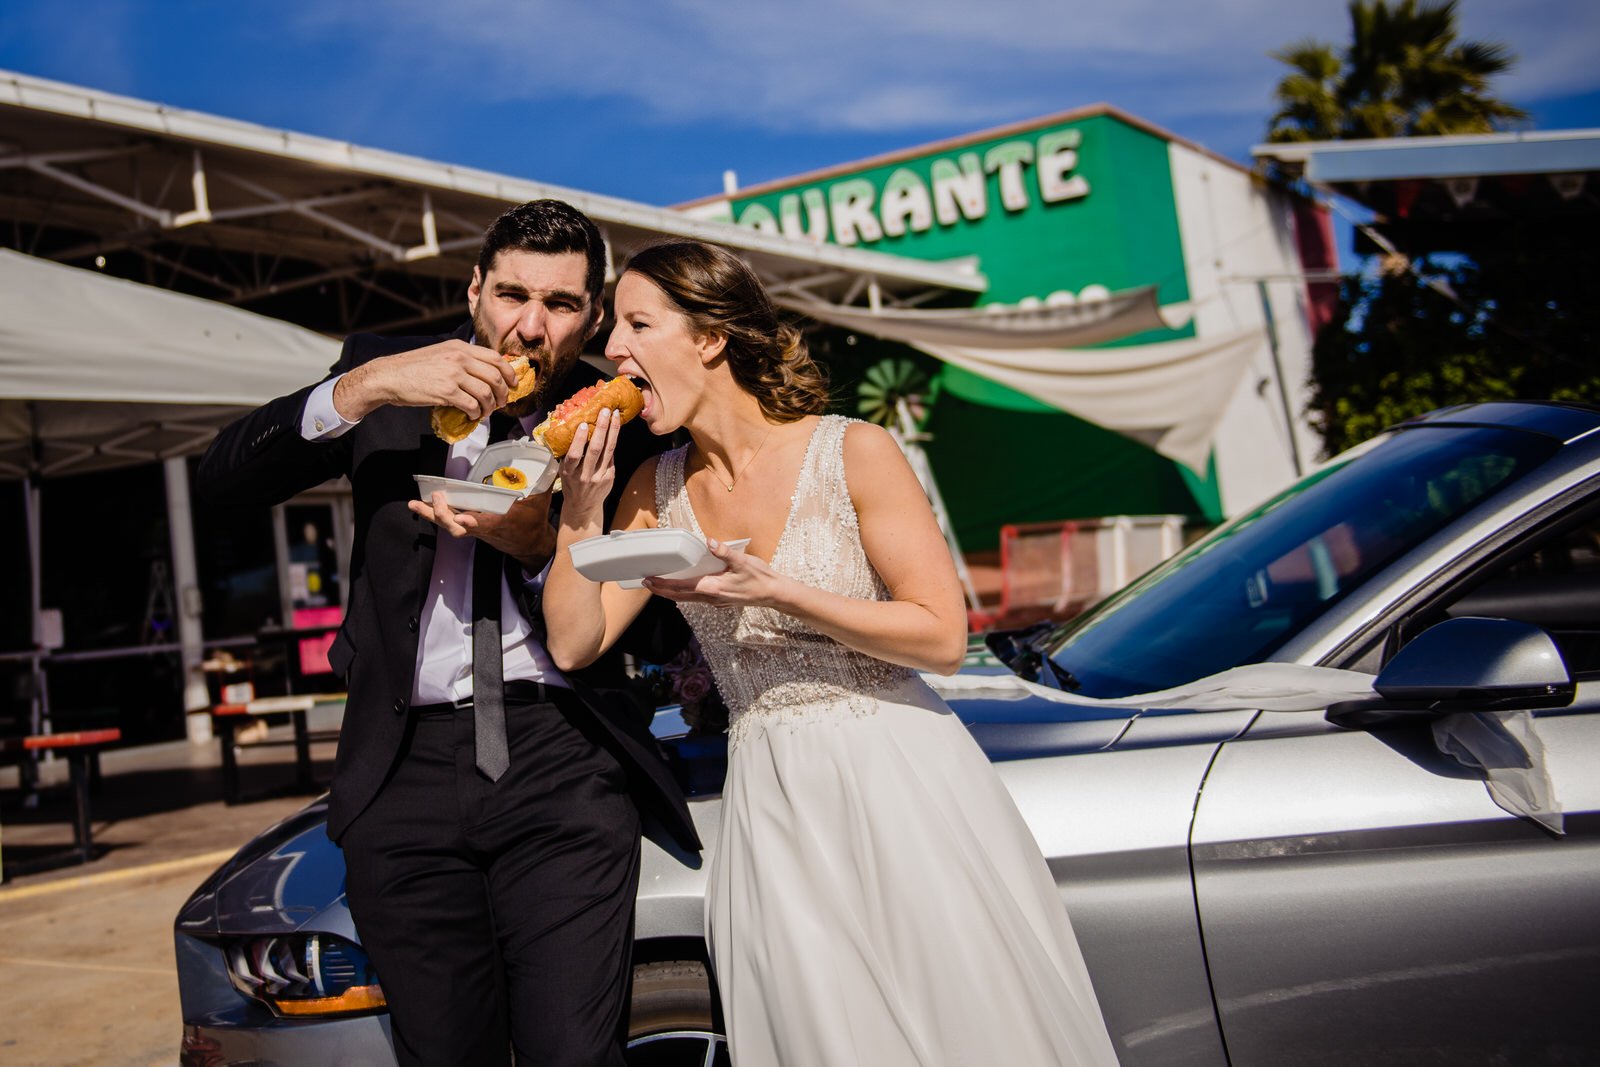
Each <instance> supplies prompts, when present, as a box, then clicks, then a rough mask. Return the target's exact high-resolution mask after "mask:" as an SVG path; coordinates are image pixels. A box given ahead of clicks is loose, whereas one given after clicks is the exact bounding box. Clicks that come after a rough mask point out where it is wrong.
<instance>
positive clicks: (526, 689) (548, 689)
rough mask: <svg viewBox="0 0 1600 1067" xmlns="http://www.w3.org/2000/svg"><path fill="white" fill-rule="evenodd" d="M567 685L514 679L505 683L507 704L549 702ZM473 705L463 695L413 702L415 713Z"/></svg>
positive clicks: (449, 709) (447, 710) (438, 711)
mask: <svg viewBox="0 0 1600 1067" xmlns="http://www.w3.org/2000/svg"><path fill="white" fill-rule="evenodd" d="M557 689H562V690H564V691H565V687H562V686H553V685H545V684H544V683H543V682H529V681H524V680H522V679H513V680H512V681H509V682H507V683H505V695H506V703H507V704H548V703H550V702H551V700H552V699H554V697H555V691H556V690H557ZM470 707H472V698H471V697H462V698H461V699H460V700H453V701H451V700H447V701H444V702H442V703H438V704H413V705H411V713H412V714H413V715H442V714H445V713H446V712H455V711H461V710H463V709H465V708H470Z"/></svg>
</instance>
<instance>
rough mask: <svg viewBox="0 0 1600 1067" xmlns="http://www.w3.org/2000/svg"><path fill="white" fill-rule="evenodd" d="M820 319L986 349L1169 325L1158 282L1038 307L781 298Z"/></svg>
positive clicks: (904, 338)
mask: <svg viewBox="0 0 1600 1067" xmlns="http://www.w3.org/2000/svg"><path fill="white" fill-rule="evenodd" d="M778 302H779V303H780V304H782V305H783V306H784V307H787V308H789V309H790V310H792V311H798V312H801V313H802V314H805V315H807V316H809V317H810V318H813V319H816V320H818V321H819V322H826V323H831V324H832V325H834V326H842V327H844V328H845V329H848V330H855V331H857V332H859V333H866V334H871V335H872V336H874V337H882V338H885V339H887V340H890V341H900V342H902V343H904V344H909V345H917V346H919V347H920V346H922V345H930V344H934V345H966V346H970V347H974V348H985V349H998V350H1010V349H1031V348H1082V347H1085V346H1088V345H1098V344H1103V343H1104V342H1106V341H1114V340H1116V339H1117V338H1119V337H1128V336H1131V335H1133V334H1136V333H1143V332H1144V331H1146V330H1161V329H1166V328H1167V327H1168V323H1167V321H1166V320H1165V319H1164V318H1162V316H1161V307H1160V305H1159V304H1158V303H1157V302H1156V290H1155V286H1145V287H1143V288H1139V289H1128V290H1125V291H1123V292H1119V293H1111V294H1109V295H1108V296H1106V297H1105V298H1103V299H1100V300H1085V301H1083V302H1081V303H1076V304H1065V305H1045V306H1039V307H1026V308H1019V307H1009V306H1005V305H986V306H982V307H970V308H895V307H886V308H881V309H878V310H876V311H874V310H872V309H871V308H864V307H855V306H846V305H841V304H829V303H825V302H823V301H820V300H807V299H805V298H793V297H791V298H787V299H780V300H779V301H778Z"/></svg>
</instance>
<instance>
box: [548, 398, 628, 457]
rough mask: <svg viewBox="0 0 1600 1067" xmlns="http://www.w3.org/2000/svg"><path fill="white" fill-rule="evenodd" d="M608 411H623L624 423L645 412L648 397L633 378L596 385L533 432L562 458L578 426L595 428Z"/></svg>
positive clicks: (573, 399) (566, 402)
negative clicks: (602, 413)
mask: <svg viewBox="0 0 1600 1067" xmlns="http://www.w3.org/2000/svg"><path fill="white" fill-rule="evenodd" d="M608 408H609V409H613V410H616V411H620V412H621V413H622V421H623V422H627V421H628V420H629V419H632V418H634V417H635V416H637V415H638V414H639V412H641V411H643V410H644V394H642V393H640V392H639V387H638V386H637V385H634V384H633V379H632V378H613V379H611V380H610V381H609V382H596V383H595V384H594V385H591V386H589V387H588V388H586V389H580V390H578V392H576V393H574V394H573V395H572V397H571V398H570V399H568V400H566V401H565V402H563V403H562V404H561V405H560V406H559V407H557V408H556V409H555V410H554V411H552V412H551V413H550V417H549V418H547V419H545V420H544V422H542V423H540V424H539V426H538V427H537V428H536V429H535V430H534V431H533V436H534V437H535V438H537V439H539V440H541V441H543V442H544V443H545V447H547V448H548V449H550V452H551V454H552V455H554V456H555V457H556V458H557V459H560V458H561V457H562V456H565V455H566V454H567V449H569V448H571V447H572V438H573V435H575V434H576V433H577V432H578V427H579V426H583V425H585V424H587V425H588V426H590V427H593V426H594V422H595V420H596V419H598V418H599V417H600V413H601V412H602V411H605V410H606V409H608Z"/></svg>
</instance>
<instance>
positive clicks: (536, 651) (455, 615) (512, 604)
mask: <svg viewBox="0 0 1600 1067" xmlns="http://www.w3.org/2000/svg"><path fill="white" fill-rule="evenodd" d="M338 381H339V378H338V377H335V378H331V379H329V380H328V381H326V382H323V383H322V384H321V385H319V386H317V387H316V388H315V389H313V390H312V392H311V397H310V399H308V400H307V401H306V409H305V412H304V413H303V414H302V415H301V417H300V435H301V436H302V437H304V438H305V439H306V440H308V441H318V440H325V439H329V438H334V437H338V436H340V435H341V434H343V433H345V432H346V431H347V430H349V429H350V428H351V427H352V426H355V425H356V423H354V422H349V421H346V420H345V419H343V418H341V417H340V415H339V412H338V410H337V409H336V408H335V407H334V406H333V387H334V385H335V384H337V383H338ZM521 422H522V429H523V431H524V432H527V431H528V430H531V429H532V428H533V427H534V426H537V425H538V424H539V418H538V416H537V415H529V416H526V417H524V418H523V419H522V420H521ZM488 445H489V420H488V419H484V420H483V421H482V422H480V423H478V427H477V429H475V430H473V431H472V433H471V434H469V435H468V436H467V437H466V438H464V439H463V440H460V441H457V442H456V443H455V444H453V445H451V446H450V455H449V458H448V459H446V460H445V465H444V476H445V477H446V478H465V477H466V476H467V473H468V472H469V471H470V470H471V469H472V464H473V463H474V462H475V461H476V460H477V458H478V457H479V456H480V455H482V454H483V450H484V449H485V448H487V447H488ZM477 543H478V542H477V539H476V538H473V537H459V538H458V537H451V536H450V535H449V534H447V533H445V532H444V531H443V530H441V531H439V542H438V549H437V551H435V552H434V556H433V574H432V575H431V576H430V578H429V580H428V591H427V595H426V596H425V597H423V600H422V615H421V616H420V620H419V625H418V639H417V666H416V670H415V671H414V672H412V678H413V681H412V683H411V703H412V704H413V705H417V704H443V703H448V702H453V701H456V700H460V699H463V698H465V697H470V696H471V695H472V553H473V550H474V548H475V546H476V545H477ZM548 570H549V568H548V565H547V566H546V570H545V572H541V573H540V574H539V576H538V577H536V578H534V579H531V581H533V582H536V583H541V584H542V583H543V581H544V577H545V574H546V573H548ZM500 626H501V631H500V632H501V640H502V642H503V645H502V647H503V650H504V653H505V680H506V681H508V682H509V681H512V680H518V681H533V682H543V683H544V684H546V685H563V686H564V685H566V684H567V683H566V679H564V678H563V677H562V676H561V672H560V671H558V670H556V668H555V664H553V663H551V662H550V656H549V654H548V653H547V652H545V650H544V646H543V645H542V644H540V643H539V642H538V641H537V640H535V639H534V637H533V629H532V627H531V626H529V625H528V620H527V619H526V618H524V617H523V615H522V610H521V608H520V607H519V606H518V605H517V603H516V599H515V598H514V597H513V596H512V592H511V587H510V585H509V584H508V583H502V585H501V588H500Z"/></svg>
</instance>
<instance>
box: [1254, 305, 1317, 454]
mask: <svg viewBox="0 0 1600 1067" xmlns="http://www.w3.org/2000/svg"><path fill="white" fill-rule="evenodd" d="M1256 292H1257V293H1258V294H1260V296H1261V315H1262V317H1263V318H1265V319H1266V321H1267V347H1268V348H1270V349H1271V350H1272V377H1273V379H1274V380H1275V381H1276V382H1277V383H1278V403H1279V404H1281V405H1282V407H1283V428H1284V432H1286V433H1287V434H1288V435H1289V459H1290V460H1291V461H1292V462H1293V463H1294V476H1295V477H1296V478H1298V477H1300V476H1301V475H1303V474H1305V472H1306V468H1305V464H1304V463H1302V462H1301V461H1300V442H1299V441H1298V440H1296V439H1295V434H1294V409H1293V408H1292V407H1291V406H1290V404H1289V384H1288V383H1287V382H1285V381H1284V380H1283V357H1282V355H1281V354H1280V353H1279V352H1278V322H1277V320H1276V319H1274V318H1273V317H1272V301H1271V299H1270V298H1269V297H1268V295H1267V283H1266V282H1264V281H1257V282H1256Z"/></svg>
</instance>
